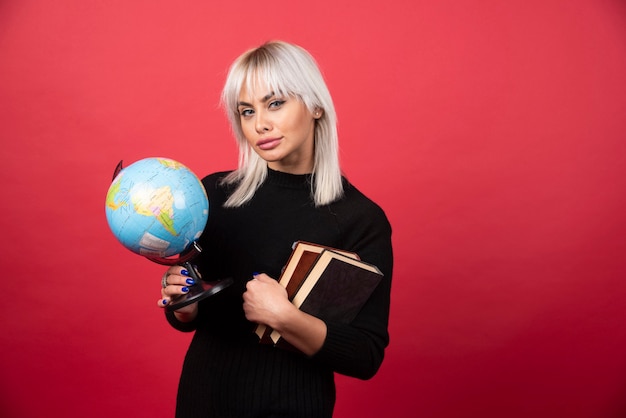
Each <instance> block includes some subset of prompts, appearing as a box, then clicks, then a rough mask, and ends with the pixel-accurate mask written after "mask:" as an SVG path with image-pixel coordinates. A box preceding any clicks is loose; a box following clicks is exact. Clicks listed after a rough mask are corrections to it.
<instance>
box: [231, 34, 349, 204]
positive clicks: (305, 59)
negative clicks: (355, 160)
mask: <svg viewBox="0 0 626 418" xmlns="http://www.w3.org/2000/svg"><path fill="white" fill-rule="evenodd" d="M259 80H262V82H264V83H265V84H266V85H267V87H268V88H269V89H270V91H272V92H274V93H275V94H276V95H278V96H291V97H295V98H296V99H298V100H301V101H302V102H303V103H304V104H305V105H306V107H307V108H308V109H309V111H311V112H314V111H315V110H316V109H320V110H323V112H322V116H321V118H319V119H318V120H317V121H316V123H315V132H314V135H315V154H314V165H313V181H312V182H311V196H312V199H313V201H314V203H315V205H316V206H322V205H326V204H328V203H331V202H333V201H335V200H337V199H339V198H341V197H342V196H343V185H342V179H341V168H340V166H339V143H338V138H337V116H336V114H335V107H334V105H333V101H332V98H331V95H330V92H329V91H328V87H327V86H326V83H325V82H324V78H323V76H322V74H321V72H320V70H319V68H318V66H317V63H316V62H315V59H314V58H313V57H312V56H311V55H310V54H309V53H308V52H307V51H306V50H304V49H303V48H301V47H299V46H297V45H293V44H289V43H286V42H282V41H273V42H268V43H265V44H263V45H261V46H260V47H258V48H254V49H251V50H249V51H247V52H245V53H244V54H242V55H241V56H240V57H239V58H237V59H236V60H235V62H234V63H233V64H232V65H231V67H230V70H229V72H228V76H227V78H226V83H225V84H224V89H223V90H222V106H223V107H224V109H225V111H226V114H227V116H228V119H229V121H230V124H231V127H232V130H233V133H234V135H235V138H236V139H237V143H238V145H239V165H238V168H237V170H235V171H233V172H232V173H230V174H229V175H228V176H226V177H225V178H224V180H223V181H224V182H225V183H227V184H236V187H235V190H234V192H233V193H232V194H231V196H230V197H229V198H228V200H227V201H226V203H225V206H227V207H237V206H241V205H243V204H245V203H246V202H248V201H249V200H250V199H251V198H252V197H253V196H254V193H255V192H256V190H257V189H258V188H259V186H261V184H263V181H265V178H266V177H267V162H266V161H265V160H263V159H262V158H261V157H259V156H258V154H257V153H256V152H254V150H253V149H252V148H251V147H250V146H249V145H248V142H247V141H246V138H245V136H244V134H243V130H242V128H241V119H240V115H239V111H238V109H237V102H238V100H239V94H240V92H241V90H242V88H243V87H244V86H245V87H246V89H247V90H248V91H254V90H255V86H256V84H257V83H258V82H259Z"/></svg>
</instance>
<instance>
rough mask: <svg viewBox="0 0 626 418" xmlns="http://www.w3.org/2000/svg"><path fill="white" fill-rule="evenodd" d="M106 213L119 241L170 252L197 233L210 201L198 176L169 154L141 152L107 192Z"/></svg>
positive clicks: (156, 253)
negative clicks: (149, 155)
mask: <svg viewBox="0 0 626 418" xmlns="http://www.w3.org/2000/svg"><path fill="white" fill-rule="evenodd" d="M105 211H106V217H107V221H108V224H109V227H110V228H111V231H112V232H113V235H115V237H116V238H117V239H118V241H119V242H120V243H121V244H122V245H123V246H124V247H126V248H127V249H129V250H130V251H132V252H134V253H137V254H141V255H144V256H147V257H170V256H174V255H178V254H181V253H183V252H184V251H186V250H187V249H188V248H190V247H191V246H192V245H193V243H194V242H195V241H197V240H198V238H200V235H202V231H203V230H204V227H205V226H206V223H207V220H208V215H209V201H208V199H207V194H206V191H205V189H204V186H203V185H202V183H201V182H200V180H199V179H198V177H197V176H196V175H195V174H194V173H193V172H192V171H191V170H189V169H188V168H187V167H186V166H184V165H183V164H181V163H179V162H177V161H174V160H172V159H169V158H156V157H155V158H145V159H142V160H139V161H137V162H135V163H133V164H131V165H129V166H128V167H125V168H123V169H122V170H121V171H120V172H119V173H118V175H117V176H116V177H115V179H113V183H112V184H111V186H110V187H109V190H108V192H107V196H106V205H105Z"/></svg>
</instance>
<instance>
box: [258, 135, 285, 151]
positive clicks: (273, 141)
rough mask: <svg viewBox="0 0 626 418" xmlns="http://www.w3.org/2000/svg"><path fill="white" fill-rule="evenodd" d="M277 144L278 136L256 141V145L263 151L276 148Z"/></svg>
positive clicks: (278, 142)
mask: <svg viewBox="0 0 626 418" xmlns="http://www.w3.org/2000/svg"><path fill="white" fill-rule="evenodd" d="M278 144H280V138H267V139H262V140H260V141H257V143H256V146H257V147H259V148H260V149H262V150H263V151H267V150H271V149H273V148H276V147H277V146H278Z"/></svg>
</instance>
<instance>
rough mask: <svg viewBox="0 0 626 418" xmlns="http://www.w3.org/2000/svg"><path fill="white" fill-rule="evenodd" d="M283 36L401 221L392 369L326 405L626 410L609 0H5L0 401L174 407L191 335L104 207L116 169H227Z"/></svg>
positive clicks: (410, 413) (397, 412)
mask: <svg viewBox="0 0 626 418" xmlns="http://www.w3.org/2000/svg"><path fill="white" fill-rule="evenodd" d="M222 3H223V4H222ZM274 38H279V39H285V40H289V41H293V42H296V43H299V44H301V45H303V46H304V47H306V48H307V49H309V50H310V51H311V52H312V53H313V54H314V55H315V56H316V57H317V58H318V61H319V63H320V65H321V67H322V68H323V70H324V72H325V74H326V76H327V79H328V84H329V86H330V88H331V91H332V92H333V93H334V97H335V100H336V105H337V108H338V112H339V116H340V135H341V141H342V142H341V143H342V158H343V161H344V166H345V171H346V173H347V175H348V176H349V177H350V178H351V179H352V180H353V182H355V183H356V184H357V185H358V186H359V187H360V188H361V189H362V190H363V191H365V192H366V193H367V194H369V195H370V196H371V197H373V198H374V199H375V200H377V201H378V202H379V203H380V204H381V205H382V206H383V207H384V208H385V209H386V211H387V213H388V215H389V217H390V219H391V222H392V224H393V227H394V245H395V252H396V270H395V275H394V287H393V301H392V302H393V308H392V317H391V325H390V328H391V335H392V343H391V346H390V347H389V350H388V356H387V360H386V362H385V363H384V364H383V367H382V369H381V370H380V372H379V374H378V375H377V376H376V377H375V378H374V379H372V380H371V381H368V382H361V381H357V380H354V379H349V378H345V377H339V378H338V403H337V408H336V416H337V417H344V418H346V417H381V416H389V417H425V418H452V417H498V418H500V417H508V418H511V417H513V418H514V417H568V418H578V417H581V418H582V417H589V418H591V417H593V418H609V417H616V418H617V417H623V416H625V415H626V400H625V399H626V327H625V325H624V324H625V319H626V304H624V297H625V296H626V281H625V280H624V279H625V278H626V261H624V258H625V257H624V255H625V253H626V240H625V238H624V237H625V234H626V225H625V213H626V198H625V195H626V193H625V192H626V168H625V167H626V164H625V162H626V161H625V160H626V158H625V156H626V145H625V139H626V138H625V137H626V122H625V119H626V118H625V117H624V116H625V115H626V5H625V4H624V2H622V1H618V0H613V1H611V0H570V1H557V0H526V1H507V2H504V1H499V0H484V1H454V0H448V1H442V2H429V1H420V0H406V1H397V2H392V3H388V2H374V1H365V2H354V1H345V2H343V1H325V0H320V1H317V2H312V3H298V2H293V1H282V0H279V1H275V2H258V1H257V2H249V1H245V0H243V1H238V2H210V1H201V0H189V1H184V2H173V1H163V0H151V1H120V0H117V1H107V2H86V1H82V0H60V1H21V2H18V1H13V2H10V1H4V2H1V3H0V138H1V140H2V150H1V153H2V154H1V155H2V164H0V173H1V175H2V192H1V193H0V194H1V196H2V210H1V212H0V213H1V215H0V231H1V232H2V235H1V236H2V240H1V241H0V246H1V251H0V257H2V275H1V277H2V280H3V283H4V286H3V290H4V291H3V292H2V294H3V301H2V302H3V309H2V320H1V322H0V323H1V327H2V328H1V329H0V331H1V332H0V347H1V350H2V355H1V356H0V369H1V370H2V378H1V379H0V415H2V416H4V417H11V418H18V417H19V418H21V417H39V416H46V415H48V414H49V413H54V414H56V415H58V416H65V417H83V416H89V417H111V416H123V417H126V416H127V417H140V416H155V417H167V416H172V411H173V406H174V396H175V390H176V385H177V377H178V373H179V369H180V365H181V362H182V357H183V355H184V351H185V348H186V345H187V343H188V341H189V336H188V335H183V334H179V333H177V332H175V331H173V330H171V329H170V328H168V326H167V325H166V324H165V321H164V320H163V318H162V314H161V311H159V310H158V309H157V308H156V307H155V299H156V298H157V296H158V289H159V277H160V273H161V271H162V269H161V267H159V266H156V265H153V264H152V263H150V262H148V261H147V260H144V259H142V258H139V257H137V256H135V255H133V254H131V253H129V252H127V251H126V250H124V249H123V248H122V247H121V246H120V245H119V244H118V243H117V242H116V241H115V239H114V238H113V236H112V235H111V233H110V232H109V230H108V227H107V225H106V220H105V216H104V197H105V194H106V191H107V189H108V186H109V184H110V179H111V174H112V171H113V168H114V167H115V164H116V163H117V162H118V161H119V160H120V159H124V160H125V161H126V162H127V163H130V162H133V161H135V160H137V159H140V158H143V157H147V156H168V157H172V158H175V159H178V160H180V161H183V162H184V163H186V164H187V165H188V166H190V167H191V168H192V169H193V170H194V171H196V172H197V173H198V174H199V175H204V174H207V173H209V172H212V171H216V170H222V169H227V168H232V167H234V165H235V160H236V151H235V145H234V141H232V140H231V136H230V133H229V128H228V126H227V124H226V121H225V118H224V116H223V115H222V113H221V111H219V110H218V109H217V102H218V96H219V91H220V88H221V85H222V83H223V81H224V75H225V70H226V68H227V66H228V65H229V64H230V62H231V61H232V59H234V58H235V56H237V55H238V54H239V53H241V52H242V51H243V50H245V49H247V48H249V47H252V46H256V45H257V44H259V43H260V42H262V41H265V40H268V39H274Z"/></svg>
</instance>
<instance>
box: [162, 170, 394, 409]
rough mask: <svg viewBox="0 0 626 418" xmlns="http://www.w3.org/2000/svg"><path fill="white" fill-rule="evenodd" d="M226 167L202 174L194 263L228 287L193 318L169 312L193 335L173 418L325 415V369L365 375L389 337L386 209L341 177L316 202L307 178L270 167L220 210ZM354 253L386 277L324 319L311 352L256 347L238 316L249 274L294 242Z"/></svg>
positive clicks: (330, 386) (275, 266)
mask: <svg viewBox="0 0 626 418" xmlns="http://www.w3.org/2000/svg"><path fill="white" fill-rule="evenodd" d="M225 174H226V173H215V174H212V175H209V176H207V177H206V178H204V179H203V180H202V182H203V184H204V187H205V188H206V190H207V194H208V196H209V220H208V223H207V226H206V228H205V231H204V233H203V235H202V238H201V240H200V245H201V247H202V249H203V251H202V253H201V254H200V255H199V256H198V257H197V258H196V259H195V260H194V261H193V262H194V263H195V264H197V265H198V268H199V270H200V272H201V274H202V277H203V278H204V279H208V280H213V279H219V278H224V277H232V278H234V280H235V283H234V284H233V285H232V286H230V287H229V288H227V289H225V290H223V291H222V292H221V293H218V294H217V295H215V296H212V297H209V298H208V299H205V300H204V301H202V302H200V303H199V313H198V316H197V317H196V319H195V320H194V321H193V322H191V323H181V322H179V321H177V320H176V318H175V317H174V316H173V314H170V313H168V314H167V315H166V316H167V319H168V321H169V322H170V324H172V326H173V327H174V328H176V329H178V330H180V331H195V334H194V337H193V339H192V342H191V344H190V346H189V350H188V352H187V355H186V357H185V362H184V365H183V370H182V373H181V378H180V384H179V390H178V398H177V406H176V416H177V417H194V418H197V417H237V418H246V417H316V418H320V417H331V416H332V411H333V407H334V403H335V385H334V377H333V373H334V372H337V373H341V374H345V375H348V376H353V377H357V378H360V379H369V378H371V377H372V376H373V375H374V374H375V373H376V371H377V370H378V368H379V366H380V364H381V363H382V360H383V355H384V349H385V347H386V346H387V345H388V343H389V335H388V332H387V324H388V319H389V298H390V290H391V273H392V265H393V257H392V249H391V227H390V225H389V222H388V221H387V218H386V216H385V214H384V212H383V211H382V210H381V209H380V207H378V206H377V205H376V204H375V203H373V202H372V201H371V200H369V199H368V198H367V197H365V196H364V195H363V194H362V193H361V192H359V191H358V190H357V189H356V188H355V187H353V186H352V185H350V184H349V183H348V182H347V181H345V180H344V189H345V196H344V197H343V198H342V199H340V200H338V201H336V202H334V203H331V204H329V205H326V206H322V207H317V208H316V207H315V206H314V204H313V201H312V199H311V184H310V181H311V176H310V175H291V174H286V173H281V172H277V171H272V170H269V172H268V178H267V179H266V181H265V182H264V183H263V185H262V186H261V187H260V188H259V189H258V190H257V192H256V193H255V195H254V197H253V199H252V200H251V201H250V202H249V203H247V204H246V205H244V206H242V207H238V208H224V207H223V203H224V202H225V200H226V198H227V197H228V194H229V188H228V187H227V186H224V185H221V184H220V179H221V178H223V177H224V175H225ZM298 240H302V241H308V242H314V243H318V244H322V245H327V246H330V247H334V248H340V249H344V250H348V251H354V252H356V253H357V254H358V255H359V256H360V258H361V259H362V260H364V261H366V262H368V263H371V264H374V265H376V266H378V268H379V269H380V270H381V271H382V272H383V274H384V278H383V280H382V282H381V283H380V285H379V286H378V287H377V288H376V290H375V291H374V293H373V294H372V296H371V297H370V299H369V300H368V302H367V303H366V305H365V306H364V307H363V309H362V310H361V312H360V313H359V315H358V316H357V317H356V319H355V320H354V321H353V322H352V323H350V324H349V325H345V324H336V323H332V322H327V323H326V325H327V336H326V340H325V342H324V345H323V347H322V348H321V350H320V351H319V352H318V353H317V354H315V355H314V356H312V357H306V356H304V355H303V354H300V353H295V352H292V351H287V350H282V349H279V348H275V347H272V346H268V345H261V344H259V343H258V337H257V336H256V334H255V333H254V325H255V324H252V323H250V322H249V321H247V320H246V318H245V316H244V312H243V307H242V306H243V299H242V294H243V292H244V291H245V286H246V282H247V281H248V280H250V279H251V278H252V273H253V272H263V273H266V274H268V275H270V276H271V277H274V278H278V277H279V276H280V272H281V269H282V267H283V266H284V264H285V263H286V262H287V259H288V258H289V255H290V253H291V246H292V244H293V243H294V242H295V241H298Z"/></svg>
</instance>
